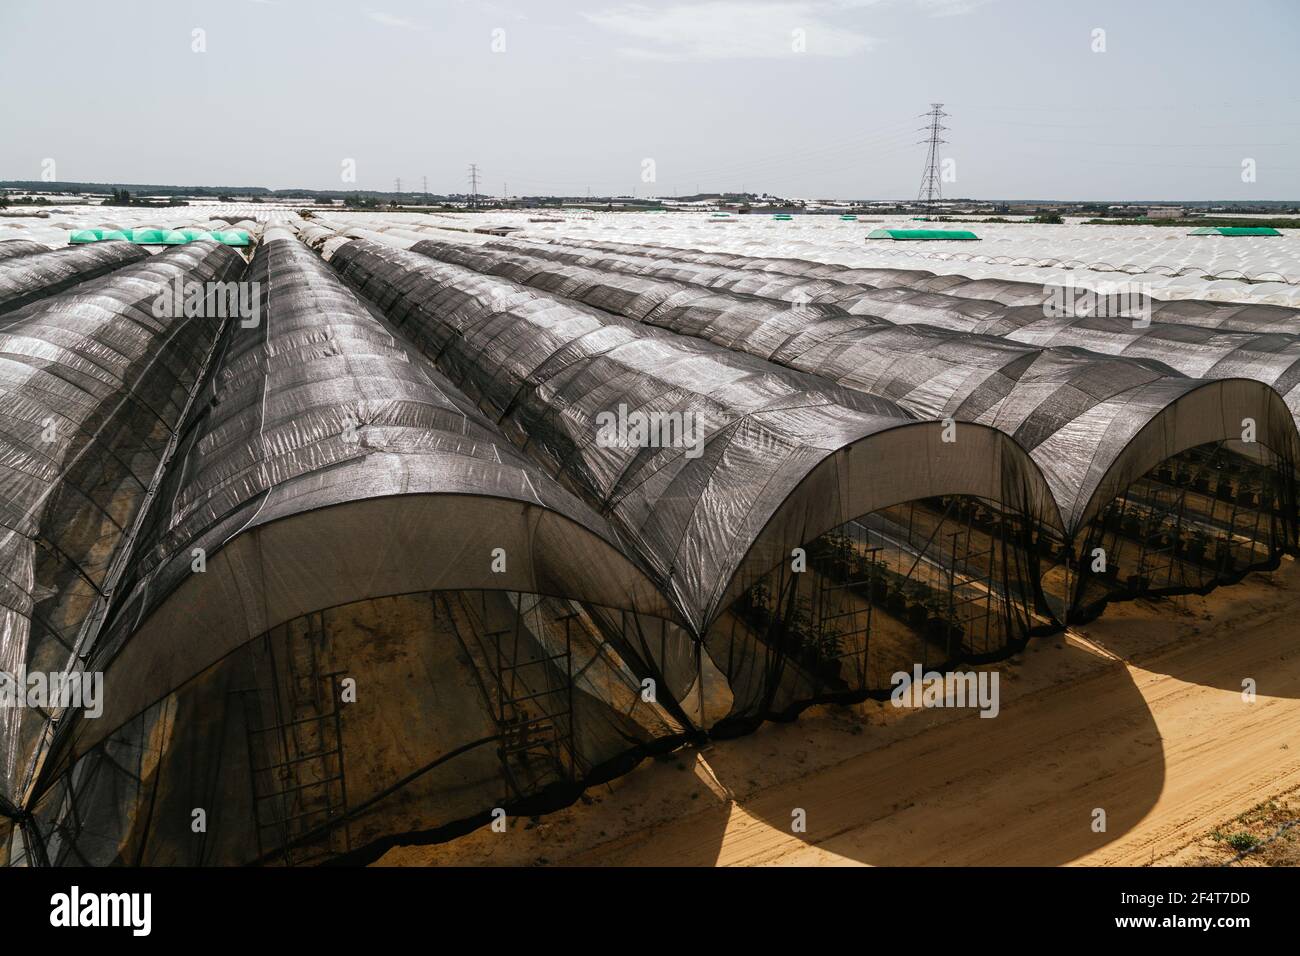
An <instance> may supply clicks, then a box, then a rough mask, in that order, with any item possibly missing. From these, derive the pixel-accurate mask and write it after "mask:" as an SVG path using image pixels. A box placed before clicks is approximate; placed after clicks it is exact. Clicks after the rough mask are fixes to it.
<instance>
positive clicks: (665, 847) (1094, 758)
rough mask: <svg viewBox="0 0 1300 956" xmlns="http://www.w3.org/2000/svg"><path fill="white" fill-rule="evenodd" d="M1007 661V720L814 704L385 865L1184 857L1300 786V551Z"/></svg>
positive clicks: (1052, 861) (1039, 643)
mask: <svg viewBox="0 0 1300 956" xmlns="http://www.w3.org/2000/svg"><path fill="white" fill-rule="evenodd" d="M991 670H995V671H997V672H998V673H999V675H1000V679H1001V700H1002V710H1001V714H1000V716H998V717H997V718H995V719H980V718H978V717H976V716H975V715H974V713H973V712H970V711H952V710H945V711H936V710H927V711H917V710H897V709H894V708H892V707H890V706H888V705H887V704H880V703H876V702H868V703H866V704H862V705H854V706H853V707H843V708H815V709H814V710H813V711H810V712H808V713H806V714H804V715H802V716H801V717H800V718H799V719H798V720H797V721H795V722H793V723H790V724H768V725H765V726H763V727H762V728H760V729H759V730H758V731H757V732H756V733H754V734H751V735H749V736H747V737H742V738H738V739H735V740H722V741H718V742H717V743H716V744H715V745H714V746H713V748H712V749H711V750H709V751H708V752H707V753H704V754H699V753H696V752H694V751H693V750H687V751H684V752H681V753H679V754H675V755H671V756H670V757H666V758H664V759H663V760H661V761H647V762H646V763H645V764H643V765H642V766H640V767H638V768H637V769H636V770H635V771H634V772H632V773H630V774H627V775H626V776H624V777H621V778H619V779H617V780H615V781H612V782H611V783H610V784H607V785H602V786H600V787H596V788H592V789H591V790H590V791H589V793H588V794H587V796H586V797H584V799H583V800H582V801H581V802H579V803H577V804H575V805H573V806H572V807H569V808H566V809H564V810H560V811H557V812H556V813H553V814H548V815H546V816H545V817H540V818H534V819H532V820H528V819H522V818H521V819H515V820H512V821H511V824H510V828H509V832H508V833H504V834H496V833H492V832H490V831H489V830H488V828H481V829H480V830H478V831H475V832H474V833H471V834H467V835H465V836H463V837H461V838H459V839H456V840H453V841H451V842H449V843H444V844H435V845H424V846H421V845H408V846H403V847H397V848H394V849H393V850H391V851H389V853H387V854H386V855H385V857H384V858H383V860H381V861H379V865H388V866H403V865H405V866H429V865H435V866H436V865H443V864H462V865H489V866H490V865H528V864H561V865H654V864H666V865H697V866H714V865H772V864H776V865H781V864H790V865H852V864H884V865H914V864H919V865H934V864H986V865H997V864H1027V865H1063V864H1066V865H1068V864H1092V865H1104V864H1150V863H1161V862H1166V863H1181V862H1187V861H1188V859H1189V855H1190V856H1198V855H1201V854H1191V853H1190V851H1191V850H1192V849H1194V845H1195V844H1196V843H1197V841H1198V840H1199V839H1203V838H1204V836H1205V834H1206V833H1207V832H1208V831H1210V830H1212V829H1214V828H1216V827H1218V826H1221V825H1224V824H1226V823H1228V822H1229V821H1231V820H1232V819H1233V818H1234V817H1235V816H1237V815H1238V814H1240V813H1243V812H1244V811H1246V810H1248V809H1250V808H1252V807H1254V806H1256V805H1257V804H1259V803H1261V802H1263V801H1264V800H1268V799H1270V798H1272V797H1274V796H1276V795H1278V794H1281V793H1284V792H1286V791H1288V790H1290V789H1292V788H1295V787H1297V786H1300V562H1292V561H1285V562H1284V563H1283V567H1282V568H1281V569H1279V570H1278V571H1276V572H1274V573H1272V574H1268V575H1252V576H1251V577H1250V578H1248V579H1247V580H1246V581H1245V582H1243V583H1241V584H1239V585H1235V586H1233V587H1229V588H1222V589H1220V590H1218V591H1215V592H1214V593H1213V594H1211V595H1208V596H1206V597H1195V596H1189V597H1184V598H1174V599H1167V600H1160V601H1149V602H1148V601H1138V602H1134V603H1131V604H1121V605H1116V606H1113V607H1112V608H1110V609H1108V610H1107V612H1106V614H1105V615H1104V616H1103V617H1102V618H1100V619H1099V620H1097V621H1095V622H1093V623H1092V624H1090V625H1088V626H1087V627H1086V628H1084V629H1083V630H1082V631H1080V632H1077V633H1072V634H1070V635H1068V636H1066V637H1061V636H1059V635H1058V636H1055V637H1050V638H1045V639H1040V640H1036V641H1034V642H1031V644H1030V646H1029V648H1027V649H1026V651H1025V652H1024V653H1023V654H1022V655H1017V656H1016V657H1015V658H1012V659H1011V660H1008V661H1006V662H1004V663H1002V664H1000V665H997V666H995V667H992V668H991ZM1245 678H1252V679H1253V680H1254V681H1255V682H1256V684H1257V692H1258V696H1257V698H1256V700H1255V702H1254V703H1246V702H1245V701H1244V700H1243V698H1242V692H1241V691H1242V681H1243V679H1245ZM796 809H801V810H803V811H804V812H805V814H806V820H807V830H806V832H804V833H793V832H791V825H792V813H793V811H794V810H796ZM1098 809H1100V810H1104V811H1105V814H1106V830H1105V832H1104V833H1099V832H1094V830H1093V821H1094V812H1095V811H1096V810H1098ZM1180 851H1181V852H1180Z"/></svg>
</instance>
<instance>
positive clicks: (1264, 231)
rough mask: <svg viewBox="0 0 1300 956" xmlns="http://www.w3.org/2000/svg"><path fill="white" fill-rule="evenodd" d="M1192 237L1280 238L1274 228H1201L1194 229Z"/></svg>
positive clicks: (1191, 233)
mask: <svg viewBox="0 0 1300 956" xmlns="http://www.w3.org/2000/svg"><path fill="white" fill-rule="evenodd" d="M1188 235H1192V236H1280V235H1282V233H1280V232H1278V231H1277V230H1276V229H1274V228H1273V227H1272V226H1201V227H1200V228H1199V229H1193V230H1192V231H1191V232H1190V233H1188Z"/></svg>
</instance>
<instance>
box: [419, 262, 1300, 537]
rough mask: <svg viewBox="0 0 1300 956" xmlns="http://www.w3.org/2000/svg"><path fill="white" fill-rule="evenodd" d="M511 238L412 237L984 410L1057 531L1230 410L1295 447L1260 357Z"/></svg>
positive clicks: (717, 338) (565, 287)
mask: <svg viewBox="0 0 1300 956" xmlns="http://www.w3.org/2000/svg"><path fill="white" fill-rule="evenodd" d="M516 248H517V247H516V246H515V244H513V243H511V244H504V243H493V244H491V246H490V247H488V248H481V249H480V248H475V247H468V246H464V245H457V244H454V243H443V242H433V241H424V242H417V243H416V244H415V245H414V246H412V247H411V252H414V253H421V254H425V255H429V256H431V257H434V258H436V259H439V260H442V261H448V262H452V263H457V264H460V265H463V266H466V267H470V268H475V269H478V270H479V271H483V272H485V273H488V274H492V275H500V276H503V277H506V278H509V279H512V280H514V281H517V282H521V283H525V284H528V285H531V286H534V287H537V288H541V289H546V290H548V291H551V292H555V293H557V294H561V295H566V296H569V297H572V298H574V299H576V300H578V301H581V302H585V303H587V304H589V305H592V306H596V307H599V308H602V309H606V310H609V311H612V312H615V313H617V314H620V315H624V316H627V317H629V318H633V319H636V320H638V321H641V322H644V323H648V324H650V325H654V326H660V327H663V328H668V329H672V330H674V331H678V332H683V333H686V334H689V335H694V336H699V337H701V338H706V339H708V340H709V341H712V342H716V343H718V344H720V345H724V346H726V347H728V348H731V349H738V350H740V351H744V352H748V353H750V354H753V355H756V356H760V357H762V358H766V359H770V360H772V361H774V362H778V363H780V364H782V365H786V366H789V367H791V368H797V369H801V370H804V371H807V372H814V373H817V374H819V375H822V376H825V377H826V378H829V379H832V380H834V381H836V382H838V383H840V384H842V385H846V386H848V387H850V388H853V389H856V390H860V391H863V392H865V393H867V394H870V395H875V396H879V397H882V398H888V399H890V400H893V401H896V402H897V403H898V404H899V405H901V406H903V407H905V408H906V409H908V410H909V411H911V412H912V413H914V414H915V415H916V416H917V417H921V418H934V419H944V418H952V419H955V420H959V421H972V422H977V423H980V424H986V425H991V426H993V427H995V428H997V429H999V430H1001V431H1003V432H1005V433H1007V434H1008V435H1011V436H1012V437H1013V438H1014V439H1015V440H1016V442H1017V443H1018V444H1019V445H1020V446H1021V447H1023V448H1024V449H1025V451H1026V452H1028V453H1029V454H1030V455H1031V456H1032V457H1033V458H1034V460H1035V461H1036V462H1037V463H1038V465H1039V467H1040V468H1041V469H1042V470H1043V473H1044V474H1045V475H1046V476H1047V480H1048V482H1049V484H1050V485H1051V488H1052V492H1053V495H1054V498H1055V501H1056V504H1057V506H1058V508H1059V510H1060V514H1061V515H1062V517H1063V519H1064V527H1063V529H1062V530H1063V531H1064V533H1065V534H1066V536H1067V537H1072V536H1073V535H1074V534H1076V533H1077V532H1078V531H1079V530H1080V529H1081V528H1082V527H1083V526H1084V525H1085V524H1087V522H1088V521H1090V520H1091V519H1092V518H1093V517H1095V515H1096V514H1097V512H1098V510H1099V509H1100V508H1101V507H1103V506H1104V505H1105V504H1106V502H1107V501H1109V500H1110V499H1111V498H1113V497H1114V496H1115V492H1116V489H1122V488H1123V487H1127V485H1128V484H1129V483H1131V481H1132V480H1133V479H1135V478H1137V477H1140V475H1141V474H1142V473H1143V472H1138V471H1136V469H1138V468H1141V469H1143V471H1145V470H1149V469H1150V468H1153V467H1155V465H1156V464H1158V463H1159V462H1160V461H1163V460H1164V459H1166V458H1168V457H1170V456H1172V455H1173V454H1176V453H1177V452H1179V451H1182V450H1184V449H1186V448H1190V447H1194V446H1196V445H1200V444H1205V443H1207V442H1212V441H1216V440H1222V439H1225V438H1239V437H1240V435H1241V432H1242V421H1243V419H1246V418H1250V419H1252V420H1254V421H1255V422H1256V423H1257V426H1258V432H1259V441H1260V442H1262V443H1263V444H1265V445H1266V446H1267V447H1269V448H1270V449H1272V450H1274V451H1275V452H1278V453H1279V454H1282V455H1283V456H1285V457H1286V458H1287V459H1288V460H1289V461H1292V462H1294V461H1295V460H1296V445H1297V435H1296V428H1295V424H1294V421H1293V420H1292V416H1291V415H1290V414H1288V413H1286V412H1285V411H1283V410H1281V409H1279V403H1278V401H1277V395H1276V393H1275V392H1274V391H1273V390H1272V389H1270V388H1267V387H1265V385H1271V384H1273V383H1272V382H1266V383H1265V385H1254V384H1252V383H1251V382H1246V381H1241V379H1244V378H1250V377H1252V376H1250V375H1249V374H1247V373H1249V372H1254V371H1258V369H1259V365H1258V363H1256V364H1250V363H1248V362H1244V361H1243V362H1236V363H1232V362H1229V361H1225V362H1224V363H1223V364H1222V365H1220V366H1218V367H1219V368H1220V369H1221V370H1222V371H1223V372H1224V373H1225V374H1224V376H1223V378H1224V379H1225V381H1223V382H1221V383H1220V385H1219V386H1218V387H1213V388H1210V389H1206V388H1205V387H1204V383H1202V382H1199V381H1196V380H1195V379H1193V378H1191V377H1189V376H1186V375H1184V374H1181V373H1180V372H1179V371H1177V370H1175V369H1173V368H1171V367H1169V366H1168V365H1166V364H1164V363H1161V362H1159V361H1156V360H1155V359H1154V357H1151V356H1143V357H1140V358H1130V357H1127V356H1115V355H1108V354H1102V353H1098V352H1094V351H1091V350H1089V349H1085V348H1079V347H1076V346H1075V344H1074V343H1073V342H1071V343H1070V344H1069V345H1067V346H1063V347H1059V348H1057V347H1052V348H1049V347H1045V346H1037V347H1036V346H1034V345H1022V344H1019V343H1015V342H1010V341H1007V340H1005V339H1002V338H999V337H996V336H989V335H979V334H975V333H968V332H954V331H952V330H951V329H949V328H945V327H943V326H941V325H921V324H913V325H895V324H893V323H891V322H889V321H888V320H886V319H884V318H881V317H878V316H856V315H850V314H845V313H844V312H841V311H839V308H838V306H827V305H823V304H820V303H816V302H813V301H809V300H811V299H812V298H813V294H812V292H808V294H807V296H806V297H805V298H804V299H802V300H799V301H798V304H797V305H795V306H793V307H792V306H791V305H790V304H789V302H788V301H782V300H779V299H767V298H761V297H759V296H758V295H757V294H743V293H737V292H731V291H726V292H719V291H714V290H713V289H711V288H705V287H702V286H700V285H697V284H687V283H683V282H681V281H676V280H670V279H666V278H658V277H650V276H646V275H644V274H641V275H632V274H627V273H624V272H620V271H605V270H602V269H599V268H594V267H587V266H581V265H573V264H565V263H562V262H551V261H550V260H549V259H547V258H545V249H544V248H540V249H539V248H538V247H535V246H531V245H530V246H528V247H527V248H528V253H529V254H520V253H519V252H516V251H513V250H515V249H516ZM533 252H541V253H542V255H534V254H531V253H533ZM754 274H756V275H762V274H765V273H760V272H756V273H754ZM733 275H734V273H733ZM715 285H716V283H715ZM1040 314H1041V312H1040ZM1098 321H1101V320H1093V322H1098ZM1120 324H1121V325H1123V326H1127V327H1131V322H1127V321H1121V323H1120ZM1189 331H1190V332H1192V333H1196V334H1205V333H1207V330H1199V329H1192V330H1189ZM1208 334H1209V335H1213V334H1214V333H1212V332H1208ZM1280 337H1281V336H1273V338H1280ZM1087 340H1088V339H1087V337H1086V336H1084V337H1082V338H1081V339H1080V340H1079V341H1084V342H1086V341H1087ZM1297 350H1298V351H1300V346H1297ZM1295 362H1296V358H1295V357H1294V356H1291V355H1288V356H1287V357H1286V358H1285V359H1284V360H1283V362H1281V363H1279V364H1281V365H1282V366H1283V367H1284V368H1285V369H1286V370H1287V371H1286V372H1284V373H1282V374H1286V375H1300V366H1295V371H1291V369H1292V365H1293V363H1295ZM1229 373H1235V374H1229ZM1269 377H1272V376H1269ZM1227 379H1231V381H1229V380H1227ZM1184 406H1185V410H1184Z"/></svg>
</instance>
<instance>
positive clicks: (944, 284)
mask: <svg viewBox="0 0 1300 956" xmlns="http://www.w3.org/2000/svg"><path fill="white" fill-rule="evenodd" d="M512 242H513V240H512ZM549 245H553V246H554V247H557V248H564V247H568V248H571V249H575V250H585V254H588V255H590V254H592V253H600V252H607V253H613V254H616V255H621V256H631V257H635V258H636V259H638V260H640V261H646V260H652V259H661V260H663V264H665V265H670V266H672V267H674V268H677V269H680V270H682V276H683V277H685V275H686V274H688V273H690V274H697V275H701V276H705V277H709V278H706V280H705V281H706V282H707V283H709V284H712V283H714V282H716V283H718V287H719V288H728V289H731V290H732V291H754V290H755V289H757V288H763V289H766V290H767V291H764V292H761V293H758V294H762V295H768V296H771V295H776V296H777V297H779V298H785V297H787V296H791V297H803V298H807V297H809V296H811V300H812V301H817V302H835V303H838V304H840V305H841V306H842V307H843V308H844V309H845V311H849V312H853V313H865V314H874V315H881V316H884V317H886V318H890V319H892V320H893V321H896V322H906V321H908V316H914V317H915V318H914V319H913V321H920V322H936V321H942V322H948V323H951V325H950V326H949V327H951V328H954V329H958V330H960V331H967V332H986V333H990V334H1004V333H1005V332H1008V331H1011V330H1013V329H1014V328H1017V327H1019V325H1021V324H1024V323H1026V322H1035V321H1037V320H1038V319H1041V318H1042V317H1043V302H1044V299H1045V298H1046V294H1045V292H1044V287H1043V285H1042V284H1041V283H1032V282H1021V281H1018V280H1012V279H971V278H969V277H968V276H963V275H935V274H934V273H932V272H929V271H927V270H923V269H873V268H852V267H847V266H842V265H835V264H832V263H826V262H815V261H812V260H808V259H772V258H765V257H761V256H747V255H740V254H735V253H729V252H702V251H700V250H697V249H682V248H678V247H674V246H660V245H654V244H649V243H647V244H640V243H630V242H609V241H601V240H573V239H557V240H555V241H554V242H553V243H550V244H549ZM1127 281H1129V277H1127V276H1124V277H1123V279H1122V282H1127ZM814 289H820V291H814ZM931 297H932V298H931ZM1151 309H1152V318H1153V320H1154V321H1157V322H1161V323H1168V324H1172V325H1197V326H1204V327H1206V328H1216V329H1221V330H1222V331H1225V332H1292V333H1300V311H1297V310H1296V309H1293V308H1288V307H1286V306H1280V305H1264V304H1257V303H1253V304H1243V303H1232V302H1212V301H1207V300H1200V299H1178V300H1167V301H1166V300H1158V299H1157V300H1152V302H1151Z"/></svg>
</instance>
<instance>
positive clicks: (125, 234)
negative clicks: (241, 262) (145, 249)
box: [68, 229, 249, 246]
mask: <svg viewBox="0 0 1300 956" xmlns="http://www.w3.org/2000/svg"><path fill="white" fill-rule="evenodd" d="M109 239H117V240H125V241H126V242H134V243H135V244H136V245H141V246H159V245H161V246H182V245H184V244H185V243H187V242H197V241H199V240H201V239H207V240H210V241H216V242H219V243H221V244H222V245H223V246H247V245H249V239H248V233H247V231H245V230H243V229H225V230H221V231H214V232H208V231H207V230H206V229H74V230H72V232H71V233H69V234H68V242H69V243H74V244H79V243H83V242H101V241H105V240H109Z"/></svg>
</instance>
